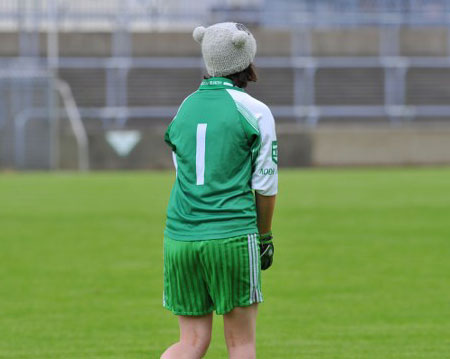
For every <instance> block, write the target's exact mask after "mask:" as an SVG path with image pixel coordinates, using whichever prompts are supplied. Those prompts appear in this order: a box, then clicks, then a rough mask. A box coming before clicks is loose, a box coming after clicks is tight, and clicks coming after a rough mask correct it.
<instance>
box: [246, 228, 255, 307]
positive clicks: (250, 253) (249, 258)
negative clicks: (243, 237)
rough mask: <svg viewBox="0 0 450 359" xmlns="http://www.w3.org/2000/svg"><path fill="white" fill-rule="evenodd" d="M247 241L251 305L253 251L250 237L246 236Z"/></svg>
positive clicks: (251, 301)
mask: <svg viewBox="0 0 450 359" xmlns="http://www.w3.org/2000/svg"><path fill="white" fill-rule="evenodd" d="M247 240H248V262H249V263H248V264H249V272H250V273H249V274H250V298H249V300H250V304H252V303H253V288H254V284H253V270H254V269H253V250H252V235H251V234H249V235H247Z"/></svg>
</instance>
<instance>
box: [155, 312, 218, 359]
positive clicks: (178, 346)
mask: <svg viewBox="0 0 450 359" xmlns="http://www.w3.org/2000/svg"><path fill="white" fill-rule="evenodd" d="M212 318H213V317H212V313H210V314H207V315H202V316H184V315H179V316H178V324H179V325H180V341H179V342H177V343H175V344H173V345H172V346H170V347H169V348H168V349H167V350H166V351H165V352H164V353H163V354H162V355H161V359H200V358H203V356H204V355H205V354H206V351H207V350H208V347H209V343H210V341H211V329H212Z"/></svg>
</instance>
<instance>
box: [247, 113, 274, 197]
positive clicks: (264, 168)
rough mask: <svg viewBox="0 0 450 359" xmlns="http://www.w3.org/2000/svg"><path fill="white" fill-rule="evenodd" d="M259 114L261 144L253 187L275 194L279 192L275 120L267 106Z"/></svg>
mask: <svg viewBox="0 0 450 359" xmlns="http://www.w3.org/2000/svg"><path fill="white" fill-rule="evenodd" d="M258 115H259V116H258V128H259V132H260V141H261V145H260V148H259V152H258V156H257V158H256V161H255V166H254V170H253V174H252V189H254V190H255V191H256V192H257V193H259V194H261V195H263V196H273V195H276V194H277V192H278V142H277V135H276V132H275V120H274V118H273V115H272V113H271V111H270V109H269V108H268V107H267V106H264V109H263V110H262V111H260V113H259V114H258Z"/></svg>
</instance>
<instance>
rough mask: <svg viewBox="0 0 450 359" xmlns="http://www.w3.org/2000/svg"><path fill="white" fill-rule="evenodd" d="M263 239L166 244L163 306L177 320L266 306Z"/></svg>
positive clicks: (172, 242)
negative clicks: (214, 311) (253, 306)
mask: <svg viewBox="0 0 450 359" xmlns="http://www.w3.org/2000/svg"><path fill="white" fill-rule="evenodd" d="M258 244H259V238H258V235H257V234H249V235H245V236H240V237H233V238H227V239H214V240H206V241H176V240H173V239H169V238H165V239H164V296H163V305H164V307H165V308H167V309H169V310H171V311H172V312H173V313H174V314H177V315H204V314H207V313H211V312H212V311H213V310H216V313H217V314H225V313H227V312H229V311H231V310H232V309H233V308H234V307H245V306H249V305H251V304H253V303H257V302H262V301H263V297H262V293H261V263H260V258H259V245H258Z"/></svg>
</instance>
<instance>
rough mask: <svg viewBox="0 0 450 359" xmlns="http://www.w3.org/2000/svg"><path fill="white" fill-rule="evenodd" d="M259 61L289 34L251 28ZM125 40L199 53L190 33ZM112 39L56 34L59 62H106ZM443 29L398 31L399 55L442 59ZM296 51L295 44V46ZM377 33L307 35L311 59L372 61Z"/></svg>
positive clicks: (9, 51) (141, 48) (4, 47)
mask: <svg viewBox="0 0 450 359" xmlns="http://www.w3.org/2000/svg"><path fill="white" fill-rule="evenodd" d="M252 32H253V33H254V35H255V38H256V40H257V42H258V55H259V56H288V55H289V54H291V52H292V39H291V32H290V31H285V30H268V29H261V28H253V29H252ZM130 37H131V52H132V55H133V56H138V57H142V56H200V47H199V46H198V44H197V43H196V42H195V41H194V40H193V39H192V35H191V33H190V32H134V33H132V34H131V35H130ZM39 38H40V49H39V53H40V54H41V55H45V52H46V34H45V33H41V34H40V36H39ZM111 40H112V37H111V33H109V32H61V33H60V34H59V47H60V54H61V56H110V55H111V52H112V41H111ZM0 44H1V46H0V56H17V54H18V53H19V36H18V34H17V33H15V32H2V33H0ZM448 44H449V35H448V30H447V29H446V28H428V27H424V28H408V27H405V28H402V29H400V33H399V47H400V54H401V55H408V56H444V55H446V54H447V53H448ZM300 46H301V44H300ZM379 47H380V31H379V29H378V28H376V27H365V28H335V29H333V28H331V29H314V30H312V31H311V52H312V55H313V56H376V55H378V53H379Z"/></svg>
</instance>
